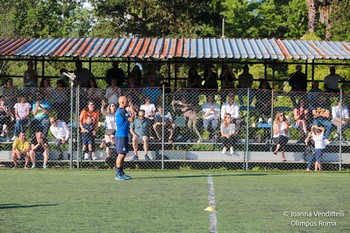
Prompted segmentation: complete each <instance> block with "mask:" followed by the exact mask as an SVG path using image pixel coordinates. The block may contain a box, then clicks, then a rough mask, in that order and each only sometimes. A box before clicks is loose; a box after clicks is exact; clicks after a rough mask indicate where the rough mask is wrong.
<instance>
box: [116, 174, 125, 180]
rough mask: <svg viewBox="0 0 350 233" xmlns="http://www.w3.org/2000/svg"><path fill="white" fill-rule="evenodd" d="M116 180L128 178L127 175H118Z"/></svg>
mask: <svg viewBox="0 0 350 233" xmlns="http://www.w3.org/2000/svg"><path fill="white" fill-rule="evenodd" d="M114 179H115V180H127V178H126V177H125V175H116V176H115V178H114Z"/></svg>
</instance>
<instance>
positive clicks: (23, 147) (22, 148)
mask: <svg viewBox="0 0 350 233" xmlns="http://www.w3.org/2000/svg"><path fill="white" fill-rule="evenodd" d="M18 136H19V137H18V138H17V139H16V140H15V141H14V142H13V144H12V161H13V167H14V168H16V167H17V165H18V163H17V160H18V159H25V162H24V168H27V166H28V162H29V151H30V143H29V141H28V140H27V138H26V135H25V133H24V132H20V133H19V135H18Z"/></svg>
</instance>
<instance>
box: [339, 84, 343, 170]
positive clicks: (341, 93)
mask: <svg viewBox="0 0 350 233" xmlns="http://www.w3.org/2000/svg"><path fill="white" fill-rule="evenodd" d="M339 102H340V135H339V156H338V161H339V171H341V169H342V165H341V163H342V160H343V159H342V144H343V129H342V128H343V123H342V121H343V90H342V89H340V96H339Z"/></svg>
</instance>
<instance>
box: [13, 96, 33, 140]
mask: <svg viewBox="0 0 350 233" xmlns="http://www.w3.org/2000/svg"><path fill="white" fill-rule="evenodd" d="M30 108H31V106H30V104H29V103H27V102H26V98H25V97H24V96H21V97H20V102H19V103H16V104H15V117H16V126H15V131H14V133H13V138H12V139H11V140H15V139H16V138H18V135H19V133H20V132H24V126H25V125H27V124H28V120H29V113H30Z"/></svg>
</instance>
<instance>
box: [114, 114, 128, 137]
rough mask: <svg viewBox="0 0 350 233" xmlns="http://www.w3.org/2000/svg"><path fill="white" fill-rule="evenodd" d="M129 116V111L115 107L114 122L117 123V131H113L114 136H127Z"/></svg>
mask: <svg viewBox="0 0 350 233" xmlns="http://www.w3.org/2000/svg"><path fill="white" fill-rule="evenodd" d="M129 117H130V115H129V113H128V112H127V111H125V109H124V108H118V109H117V111H116V112H115V122H116V123H117V131H116V132H115V137H123V138H127V137H129V128H130V123H129V121H128V118H129Z"/></svg>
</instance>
